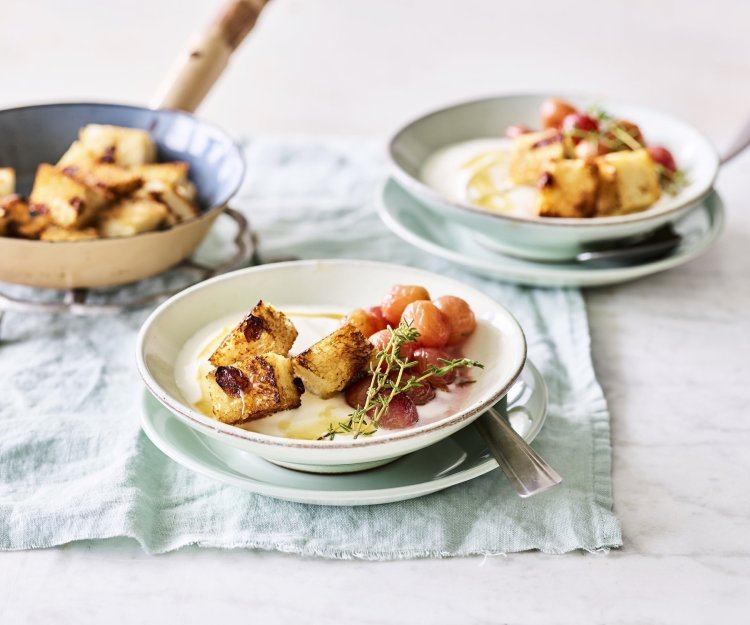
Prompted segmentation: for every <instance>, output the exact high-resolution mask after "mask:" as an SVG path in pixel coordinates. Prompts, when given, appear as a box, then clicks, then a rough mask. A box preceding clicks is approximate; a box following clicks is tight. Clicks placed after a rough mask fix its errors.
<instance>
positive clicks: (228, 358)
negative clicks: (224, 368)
mask: <svg viewBox="0 0 750 625" xmlns="http://www.w3.org/2000/svg"><path fill="white" fill-rule="evenodd" d="M296 340H297V328H295V327H294V324H293V323H292V322H291V321H290V320H289V318H288V317H287V316H286V315H285V314H284V313H282V312H281V311H279V310H276V309H275V308H274V307H273V306H271V305H270V304H266V303H265V302H263V301H262V300H261V301H259V302H258V303H257V304H256V305H255V308H253V309H252V310H251V311H250V314H249V315H248V316H247V317H245V318H244V319H243V320H242V321H241V322H240V323H239V324H238V325H237V327H236V328H234V330H232V331H231V332H230V333H229V334H228V335H227V336H226V337H224V340H223V341H222V342H221V345H219V347H218V348H217V349H216V351H215V352H214V353H213V354H211V357H210V358H209V361H210V362H211V364H212V365H214V366H215V367H218V366H221V365H230V364H232V363H233V362H237V361H240V360H247V359H248V358H250V357H251V356H258V355H260V354H265V353H268V352H273V353H276V354H281V355H282V356H286V355H287V354H288V353H289V350H290V349H292V345H294V341H296Z"/></svg>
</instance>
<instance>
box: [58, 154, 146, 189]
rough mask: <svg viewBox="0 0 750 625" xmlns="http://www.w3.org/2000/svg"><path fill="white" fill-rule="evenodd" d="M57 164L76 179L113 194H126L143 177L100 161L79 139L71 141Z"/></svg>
mask: <svg viewBox="0 0 750 625" xmlns="http://www.w3.org/2000/svg"><path fill="white" fill-rule="evenodd" d="M57 166H58V167H59V168H60V169H62V170H63V172H65V173H66V174H68V175H69V176H73V178H75V179H76V180H80V181H81V182H83V183H84V184H87V185H89V186H92V187H98V188H101V189H106V190H107V191H109V192H111V193H113V194H114V195H126V194H128V193H131V192H132V191H135V190H136V189H137V188H138V187H140V186H141V185H142V184H143V178H142V177H141V176H140V175H139V174H138V173H137V172H134V171H132V170H130V169H126V168H125V167H120V166H119V165H113V164H111V163H107V162H102V161H101V160H100V159H98V158H97V157H96V155H95V154H94V153H93V152H91V151H90V150H88V149H86V148H85V147H84V146H83V144H82V143H81V142H80V141H74V142H73V144H72V145H71V146H70V147H69V148H68V151H67V152H65V154H63V155H62V158H60V160H59V161H58V163H57Z"/></svg>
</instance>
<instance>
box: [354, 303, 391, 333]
mask: <svg viewBox="0 0 750 625" xmlns="http://www.w3.org/2000/svg"><path fill="white" fill-rule="evenodd" d="M344 322H345V323H348V324H350V325H353V326H354V327H355V328H357V330H359V331H360V332H361V333H362V334H364V335H365V336H367V337H369V336H372V335H373V334H375V333H376V332H378V331H379V330H382V329H384V328H385V325H386V324H385V320H384V319H383V318H382V317H378V316H376V315H374V314H373V313H372V312H370V311H369V310H365V309H364V308H357V309H356V310H353V311H352V312H350V313H349V314H348V315H347V316H346V317H345V318H344Z"/></svg>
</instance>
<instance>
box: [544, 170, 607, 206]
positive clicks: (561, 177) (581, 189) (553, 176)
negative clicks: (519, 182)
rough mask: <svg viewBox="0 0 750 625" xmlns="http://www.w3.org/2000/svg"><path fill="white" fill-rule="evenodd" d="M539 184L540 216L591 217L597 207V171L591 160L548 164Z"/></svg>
mask: <svg viewBox="0 0 750 625" xmlns="http://www.w3.org/2000/svg"><path fill="white" fill-rule="evenodd" d="M538 186H539V196H538V200H537V208H538V210H539V215H540V216H542V217H591V216H592V215H593V214H594V211H595V210H596V196H597V189H598V186H599V172H598V169H597V166H596V165H595V164H594V163H588V162H586V161H584V160H582V159H566V160H562V161H557V162H555V163H550V164H549V165H548V166H547V169H546V170H545V171H544V172H543V173H542V175H541V176H540V178H539V184H538Z"/></svg>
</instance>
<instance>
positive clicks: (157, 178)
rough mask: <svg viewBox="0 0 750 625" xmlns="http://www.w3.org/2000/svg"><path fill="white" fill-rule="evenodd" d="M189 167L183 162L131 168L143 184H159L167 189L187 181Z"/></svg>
mask: <svg viewBox="0 0 750 625" xmlns="http://www.w3.org/2000/svg"><path fill="white" fill-rule="evenodd" d="M189 169H190V165H188V164H187V163H185V162H184V161H174V162H171V163H149V164H146V165H138V166H137V167H133V172H134V173H135V174H137V175H138V176H140V177H141V178H143V180H144V181H145V182H161V183H163V184H165V185H166V186H168V187H175V186H177V185H178V184H182V183H184V182H185V181H186V180H187V175H188V171H189Z"/></svg>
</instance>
